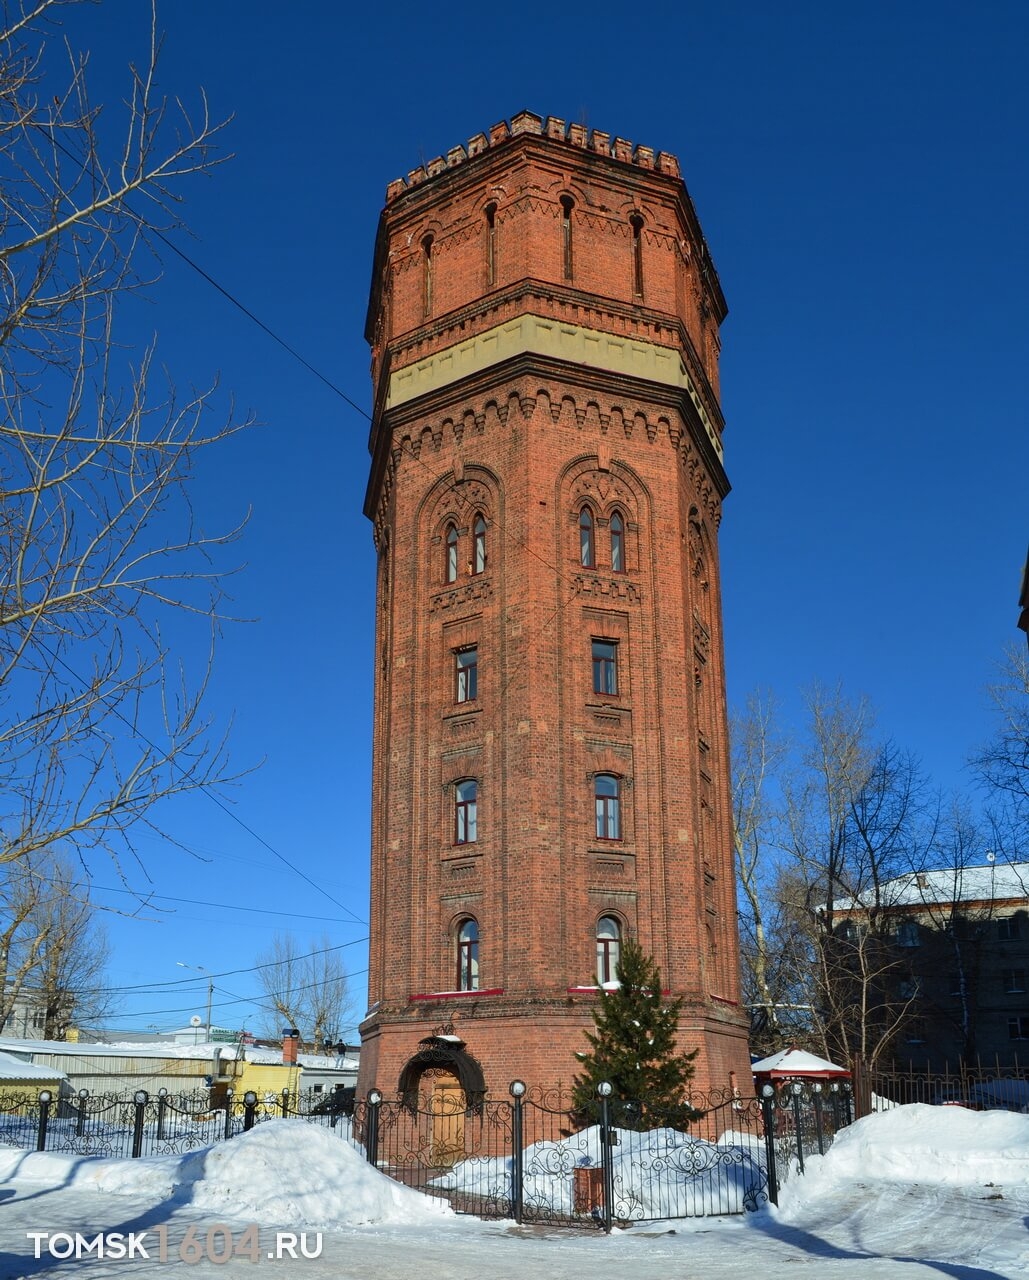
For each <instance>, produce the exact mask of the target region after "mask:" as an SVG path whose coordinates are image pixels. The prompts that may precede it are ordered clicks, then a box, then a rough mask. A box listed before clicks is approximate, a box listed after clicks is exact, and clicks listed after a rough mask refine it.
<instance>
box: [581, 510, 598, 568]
mask: <svg viewBox="0 0 1029 1280" xmlns="http://www.w3.org/2000/svg"><path fill="white" fill-rule="evenodd" d="M579 563H580V564H581V565H582V567H583V568H584V569H593V568H595V567H596V563H597V549H596V541H595V538H594V532H593V512H592V511H591V510H590V509H589V507H583V509H582V510H581V511H580V512H579Z"/></svg>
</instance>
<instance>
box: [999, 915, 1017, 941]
mask: <svg viewBox="0 0 1029 1280" xmlns="http://www.w3.org/2000/svg"><path fill="white" fill-rule="evenodd" d="M997 937H998V939H999V940H1000V941H1001V942H1011V941H1012V940H1013V939H1015V938H1017V937H1018V920H1017V919H1016V917H1015V916H1005V917H1004V918H1003V919H1002V920H998V921H997Z"/></svg>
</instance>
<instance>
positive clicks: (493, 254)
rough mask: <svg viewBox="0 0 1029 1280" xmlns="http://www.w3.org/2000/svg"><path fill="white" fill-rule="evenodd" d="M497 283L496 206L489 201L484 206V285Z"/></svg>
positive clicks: (489, 285) (488, 286)
mask: <svg viewBox="0 0 1029 1280" xmlns="http://www.w3.org/2000/svg"><path fill="white" fill-rule="evenodd" d="M496 283H497V206H496V202H495V201H490V203H489V204H488V205H487V206H486V286H487V288H490V289H492V288H493V286H494V285H495V284H496Z"/></svg>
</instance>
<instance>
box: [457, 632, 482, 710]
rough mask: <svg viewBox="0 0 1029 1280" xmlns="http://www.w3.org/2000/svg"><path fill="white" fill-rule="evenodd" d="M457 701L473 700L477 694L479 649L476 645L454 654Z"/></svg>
mask: <svg viewBox="0 0 1029 1280" xmlns="http://www.w3.org/2000/svg"><path fill="white" fill-rule="evenodd" d="M455 665H456V674H457V697H456V701H457V702H474V701H475V699H476V698H477V697H478V696H479V650H478V647H477V646H476V645H469V647H468V648H467V649H458V651H457V653H456V654H455Z"/></svg>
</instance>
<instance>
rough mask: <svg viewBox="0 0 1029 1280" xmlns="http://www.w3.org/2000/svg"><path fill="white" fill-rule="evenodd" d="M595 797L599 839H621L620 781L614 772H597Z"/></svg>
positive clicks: (594, 784) (594, 788)
mask: <svg viewBox="0 0 1029 1280" xmlns="http://www.w3.org/2000/svg"><path fill="white" fill-rule="evenodd" d="M593 799H594V803H595V805H596V813H597V839H598V840H621V838H622V821H621V813H620V812H619V808H620V801H619V783H618V779H617V778H616V777H615V776H614V774H611V773H598V774H597V776H596V778H595V779H594V781H593Z"/></svg>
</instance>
